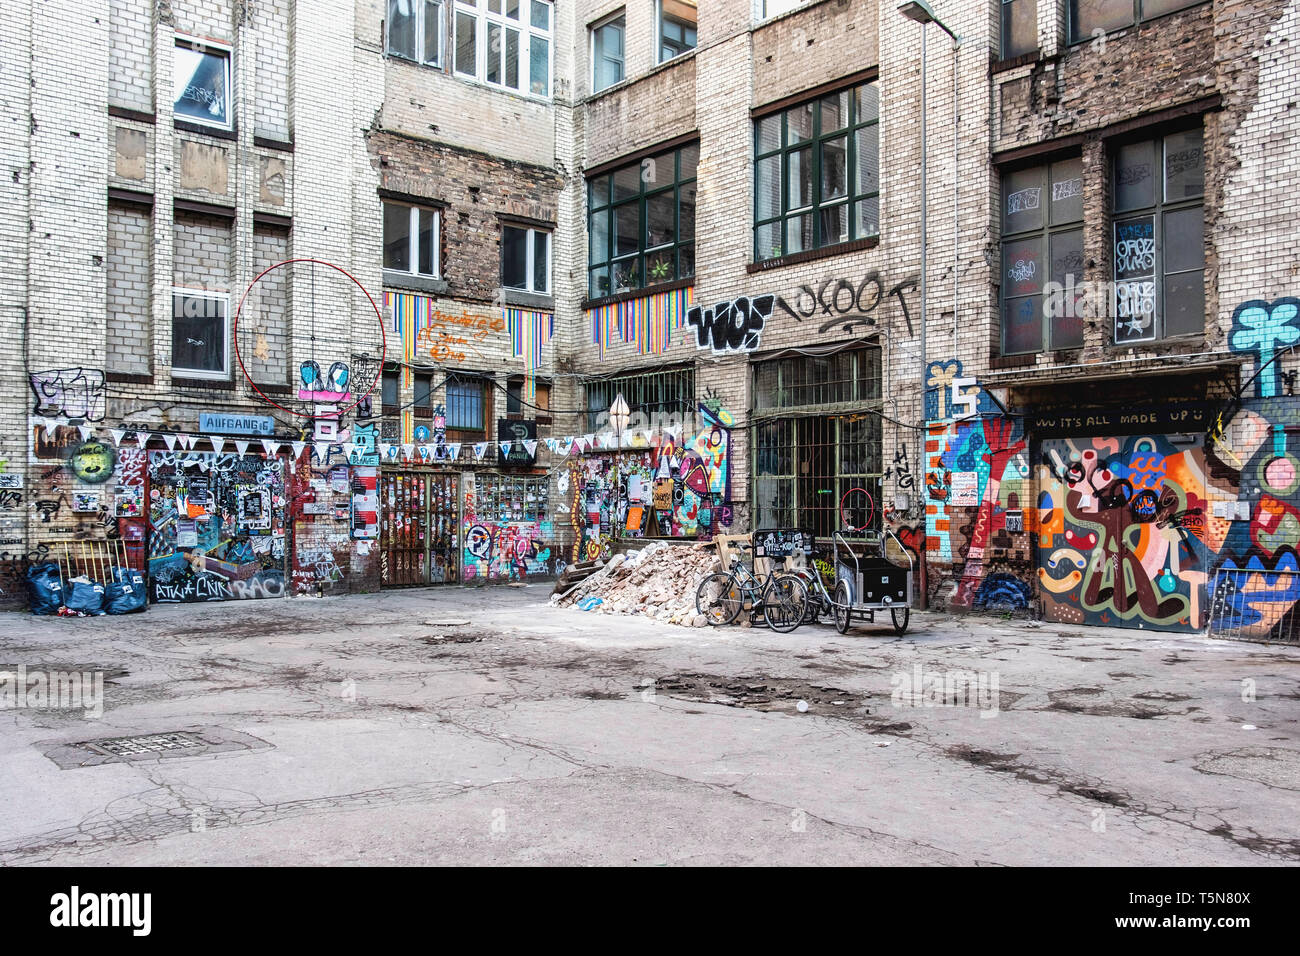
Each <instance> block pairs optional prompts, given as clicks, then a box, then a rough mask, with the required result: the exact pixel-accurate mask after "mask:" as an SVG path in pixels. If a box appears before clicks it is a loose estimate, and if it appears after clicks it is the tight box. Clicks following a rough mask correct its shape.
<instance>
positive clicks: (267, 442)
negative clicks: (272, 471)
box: [262, 438, 280, 457]
mask: <svg viewBox="0 0 1300 956" xmlns="http://www.w3.org/2000/svg"><path fill="white" fill-rule="evenodd" d="M262 448H263V449H264V450H265V451H266V453H267V454H268V455H270V456H272V457H274V456H275V455H276V454H277V453H278V452H279V451H280V443H279V442H278V441H271V439H269V438H263V439H262Z"/></svg>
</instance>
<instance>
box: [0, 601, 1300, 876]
mask: <svg viewBox="0 0 1300 956" xmlns="http://www.w3.org/2000/svg"><path fill="white" fill-rule="evenodd" d="M549 593H550V588H549V587H548V586H541V585H539V586H532V587H506V588H492V589H463V588H446V589H427V590H418V591H404V592H384V593H382V594H373V595H360V596H353V597H346V598H330V599H324V600H320V599H301V598H300V599H293V600H268V601H248V602H232V603H226V604H203V605H172V606H158V607H153V608H151V609H150V610H149V611H148V612H147V613H145V614H142V615H134V616H130V617H101V618H95V619H59V618H35V617H31V616H29V615H25V614H17V613H12V614H4V615H0V727H2V728H3V733H0V761H2V762H3V767H4V771H5V772H4V773H3V775H0V863H3V864H9V865H21V864H72V865H89V866H97V865H125V864H140V865H182V864H252V865H259V864H344V865H346V864H442V863H445V864H592V865H602V864H632V865H692V864H795V865H819V864H876V865H888V864H935V865H976V864H994V865H997V864H1002V865H1022V864H1048V865H1055V864H1085V865H1101V864H1124V865H1155V864H1165V865H1221V864H1225V865H1226V864H1237V865H1240V864H1245V865H1259V864H1264V865H1268V864H1294V863H1296V862H1297V861H1300V815H1298V814H1297V813H1296V806H1297V796H1298V795H1297V791H1298V790H1300V729H1298V725H1297V720H1296V715H1297V707H1298V701H1300V649H1297V648H1293V647H1279V646H1265V645H1256V644H1244V643H1228V642H1221V641H1209V640H1206V639H1204V638H1201V637H1195V636H1177V635H1169V634H1160V633H1154V632H1151V631H1132V630H1114V629H1091V628H1072V627H1068V626H1062V625H1046V624H1044V625H1034V624H1033V623H1031V622H1025V621H1004V620H1000V619H996V618H994V619H990V618H973V617H965V618H951V617H948V616H946V615H940V614H914V615H913V626H912V629H911V630H910V631H909V632H908V633H907V634H906V635H905V636H904V637H902V638H898V637H895V635H894V634H893V631H892V630H891V629H889V628H888V627H879V628H861V629H858V630H854V631H850V633H849V634H847V635H843V636H841V635H840V634H838V633H836V632H835V630H834V629H833V628H831V627H830V626H829V625H824V626H817V627H803V628H800V629H799V630H798V631H796V632H794V633H792V634H788V635H779V634H774V633H772V632H770V631H768V630H766V629H764V628H761V627H758V628H751V627H741V626H733V627H728V628H722V629H712V628H681V627H674V626H671V625H666V624H659V623H655V622H652V621H649V620H645V619H640V618H626V617H615V616H612V615H605V614H600V613H586V612H582V611H578V610H576V609H555V608H551V607H549V606H548V605H547V602H546V599H547V597H548V595H549ZM20 669H21V670H20ZM20 673H21V674H22V675H23V681H24V682H25V687H21V686H20V685H21V684H22V683H23V682H20V681H19V679H18V675H19V674H20ZM73 674H78V675H80V674H84V675H87V679H86V682H85V683H84V685H80V686H75V687H74V686H72V685H71V684H70V683H69V680H70V679H69V677H68V675H73ZM6 675H8V676H6ZM59 675H63V676H62V677H60V676H59ZM95 675H98V679H99V680H102V681H103V683H102V697H99V698H98V702H97V703H96V700H95V693H94V691H93V688H94V687H95V686H96V684H95V679H96V678H95ZM6 682H7V683H6ZM5 687H8V689H9V694H8V696H7V697H6V696H5V694H4V688H5ZM41 687H45V688H46V690H47V692H46V693H44V694H43V695H41V694H39V693H38V691H39V690H40V688H41ZM55 688H60V689H61V690H63V691H66V692H67V693H64V695H63V698H62V699H58V698H59V696H60V695H59V694H58V693H56V692H55ZM20 690H21V691H22V692H21V693H20V692H19V691H20ZM72 691H79V692H80V696H79V697H78V696H77V694H76V693H72ZM54 705H57V706H54ZM124 738H130V739H125V740H124Z"/></svg>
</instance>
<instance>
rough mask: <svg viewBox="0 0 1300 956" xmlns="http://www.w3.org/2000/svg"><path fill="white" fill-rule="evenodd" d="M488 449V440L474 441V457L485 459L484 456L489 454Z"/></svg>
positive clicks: (480, 459)
mask: <svg viewBox="0 0 1300 956" xmlns="http://www.w3.org/2000/svg"><path fill="white" fill-rule="evenodd" d="M487 450H488V443H487V442H485V441H479V442H475V443H474V457H475V458H476V459H478V460H479V461H482V460H483V456H484V455H486V454H487Z"/></svg>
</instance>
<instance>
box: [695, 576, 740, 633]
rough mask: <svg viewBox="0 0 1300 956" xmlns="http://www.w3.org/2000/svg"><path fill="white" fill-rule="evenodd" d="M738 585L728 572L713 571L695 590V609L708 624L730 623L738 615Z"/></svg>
mask: <svg viewBox="0 0 1300 956" xmlns="http://www.w3.org/2000/svg"><path fill="white" fill-rule="evenodd" d="M742 603H743V600H742V596H741V593H740V586H739V585H738V584H736V581H735V579H734V578H733V577H732V576H731V575H730V574H723V573H721V572H714V573H713V574H710V575H709V576H708V577H707V578H705V579H704V580H703V581H701V582H700V586H699V587H698V588H697V589H696V590H695V610H696V611H697V612H698V613H700V614H703V615H704V617H705V618H706V619H707V620H708V622H709V623H710V624H713V625H722V624H730V623H731V622H732V621H734V620H735V619H736V618H737V617H739V616H740V606H741V604H742Z"/></svg>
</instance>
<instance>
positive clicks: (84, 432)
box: [77, 425, 95, 441]
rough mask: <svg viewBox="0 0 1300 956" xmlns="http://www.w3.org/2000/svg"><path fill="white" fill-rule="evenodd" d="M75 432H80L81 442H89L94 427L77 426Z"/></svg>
mask: <svg viewBox="0 0 1300 956" xmlns="http://www.w3.org/2000/svg"><path fill="white" fill-rule="evenodd" d="M77 431H79V432H81V440H82V441H89V440H90V436H91V435H93V434H94V433H95V426H94V425H78V426H77Z"/></svg>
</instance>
